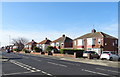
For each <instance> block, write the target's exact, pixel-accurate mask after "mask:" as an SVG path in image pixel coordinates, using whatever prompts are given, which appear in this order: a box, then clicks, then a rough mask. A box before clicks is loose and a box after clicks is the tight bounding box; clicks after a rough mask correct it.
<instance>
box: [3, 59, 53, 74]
mask: <svg viewBox="0 0 120 77" xmlns="http://www.w3.org/2000/svg"><path fill="white" fill-rule="evenodd" d="M10 62H11V63H14V64H16V65H18V66H20V67H22V68H24V69H26V70H29V71H30V72H31V73H32V72H42V73H43V74H45V75H49V76H53V75H52V74H50V73H47V72H45V71H42V70H39V69H36V68H34V67H31V66H29V65H26V64H23V63H20V62H18V61H14V60H11V61H10ZM12 74H21V73H11V74H10V75H12ZM5 75H8V74H5Z"/></svg>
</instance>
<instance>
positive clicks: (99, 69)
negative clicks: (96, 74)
mask: <svg viewBox="0 0 120 77" xmlns="http://www.w3.org/2000/svg"><path fill="white" fill-rule="evenodd" d="M96 69H99V70H104V71H109V72H114V73H120V72H118V71H113V70H107V69H102V68H96Z"/></svg>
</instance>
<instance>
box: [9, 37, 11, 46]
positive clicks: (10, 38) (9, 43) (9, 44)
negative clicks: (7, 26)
mask: <svg viewBox="0 0 120 77" xmlns="http://www.w3.org/2000/svg"><path fill="white" fill-rule="evenodd" d="M10 41H11V36H10V35H9V45H10Z"/></svg>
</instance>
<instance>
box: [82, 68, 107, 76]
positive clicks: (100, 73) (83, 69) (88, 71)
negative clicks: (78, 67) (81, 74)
mask: <svg viewBox="0 0 120 77" xmlns="http://www.w3.org/2000/svg"><path fill="white" fill-rule="evenodd" d="M82 71H86V72H90V73H94V74H100V75H105V76H109V75H108V74H104V73H100V72H94V71H90V70H86V69H82Z"/></svg>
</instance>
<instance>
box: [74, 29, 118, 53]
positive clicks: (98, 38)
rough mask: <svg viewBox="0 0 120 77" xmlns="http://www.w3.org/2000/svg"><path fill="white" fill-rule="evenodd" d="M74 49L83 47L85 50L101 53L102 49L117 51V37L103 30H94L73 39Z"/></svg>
mask: <svg viewBox="0 0 120 77" xmlns="http://www.w3.org/2000/svg"><path fill="white" fill-rule="evenodd" d="M73 48H74V49H84V50H86V51H89V50H90V51H96V52H97V53H98V54H101V53H102V51H113V52H115V53H116V54H117V53H118V39H117V38H115V37H113V36H110V35H108V34H106V33H103V32H96V30H95V29H93V30H92V32H91V33H87V34H85V35H83V36H80V37H78V38H76V39H74V41H73Z"/></svg>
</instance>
